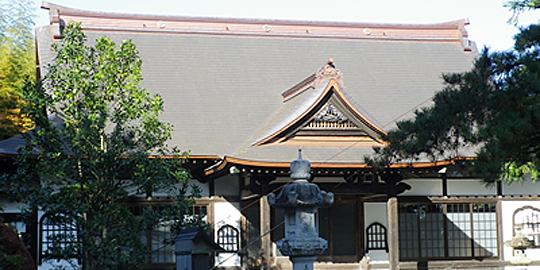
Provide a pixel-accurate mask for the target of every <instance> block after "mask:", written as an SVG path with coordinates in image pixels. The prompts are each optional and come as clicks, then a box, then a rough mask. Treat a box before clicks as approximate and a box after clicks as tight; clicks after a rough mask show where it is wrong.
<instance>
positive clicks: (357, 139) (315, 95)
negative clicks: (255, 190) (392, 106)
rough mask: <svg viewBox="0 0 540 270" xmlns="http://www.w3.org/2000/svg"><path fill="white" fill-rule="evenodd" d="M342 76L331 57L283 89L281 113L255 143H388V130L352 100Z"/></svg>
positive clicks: (379, 145)
mask: <svg viewBox="0 0 540 270" xmlns="http://www.w3.org/2000/svg"><path fill="white" fill-rule="evenodd" d="M342 79H343V74H342V73H341V71H339V70H338V69H336V68H335V66H334V59H333V58H332V57H331V58H330V59H329V61H328V62H327V63H326V65H324V66H323V67H322V68H320V69H319V70H318V71H317V72H316V73H315V74H313V75H311V76H310V77H308V78H306V79H304V80H303V81H301V82H299V83H298V84H296V85H295V86H293V87H291V88H290V89H288V90H287V91H285V92H283V93H282V96H283V98H284V100H283V103H284V105H283V107H282V108H281V111H279V112H277V113H276V115H279V116H280V117H279V118H276V119H274V120H273V121H272V122H271V123H269V124H268V125H267V126H268V127H270V128H269V129H268V130H267V131H266V132H264V134H265V135H263V136H262V138H261V139H259V140H258V141H256V142H255V143H254V144H253V146H262V145H270V144H271V145H293V146H308V145H311V146H319V147H325V146H328V147H352V146H354V147H381V146H384V142H383V141H382V140H381V135H383V134H385V132H384V130H383V129H382V128H380V127H379V126H378V125H376V124H375V121H373V120H371V119H370V118H369V117H367V116H366V115H364V114H362V113H361V111H362V110H360V108H356V107H355V105H353V104H354V103H352V102H351V101H350V100H348V98H347V97H346V95H345V94H344V92H343V80H342ZM356 106H357V105H356Z"/></svg>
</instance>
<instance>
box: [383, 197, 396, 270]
mask: <svg viewBox="0 0 540 270" xmlns="http://www.w3.org/2000/svg"><path fill="white" fill-rule="evenodd" d="M386 207H387V214H388V257H389V258H388V260H389V268H390V269H389V270H399V220H398V200H397V198H396V197H390V198H389V199H388V202H387V204H386Z"/></svg>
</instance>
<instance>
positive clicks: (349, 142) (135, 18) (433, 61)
mask: <svg viewBox="0 0 540 270" xmlns="http://www.w3.org/2000/svg"><path fill="white" fill-rule="evenodd" d="M43 8H44V9H47V10H49V13H50V25H46V26H41V27H39V28H37V30H36V45H37V62H38V63H37V64H38V70H39V72H41V73H44V72H45V69H46V65H47V63H49V62H50V61H51V59H52V57H53V53H52V50H51V44H53V43H54V42H57V41H58V40H59V39H60V38H61V32H62V28H63V27H64V26H65V25H67V23H69V22H71V21H74V22H80V23H81V26H82V29H83V31H84V32H85V33H86V35H87V37H88V40H89V41H93V40H95V39H96V38H97V37H100V36H107V37H108V38H110V39H112V40H115V41H121V40H124V39H130V40H132V41H133V43H134V44H135V45H136V46H137V49H138V51H139V52H140V57H141V59H142V62H143V66H142V72H143V77H144V81H143V86H144V87H145V88H147V89H148V90H149V91H150V92H151V93H155V94H159V95H161V96H162V98H163V100H164V102H165V105H164V106H165V110H164V113H163V114H162V116H161V120H162V121H164V122H169V123H171V124H173V125H174V127H175V128H174V132H173V138H172V140H171V141H169V142H168V144H169V145H171V146H178V147H179V148H180V149H181V150H190V151H191V156H190V157H189V159H188V161H187V163H186V168H188V169H189V170H190V172H191V174H192V175H193V178H194V179H193V181H194V182H195V183H197V184H198V185H199V186H200V187H201V188H202V189H203V193H204V194H203V195H204V196H203V197H202V198H200V199H198V200H197V205H196V207H195V209H194V211H195V212H197V213H204V214H206V215H207V220H208V222H209V223H210V224H211V225H212V228H213V232H212V233H213V237H214V241H215V242H216V243H217V244H218V245H220V246H221V247H222V248H223V249H224V250H226V251H227V252H221V253H219V254H217V255H216V256H215V258H214V264H215V265H218V266H220V267H224V268H227V269H240V268H242V269H263V268H266V269H269V267H271V266H279V267H281V269H288V268H287V267H290V264H289V261H288V259H287V258H286V257H284V256H282V254H280V253H279V251H278V250H277V249H276V244H275V243H276V241H277V240H279V239H281V238H283V237H284V231H283V220H284V216H283V215H284V214H283V212H282V211H279V210H278V209H274V208H271V207H270V206H269V204H268V201H267V195H268V194H270V193H274V194H276V195H277V193H279V190H281V188H282V187H283V186H285V185H287V184H288V183H290V182H292V180H291V178H290V170H289V165H290V162H291V161H293V160H295V159H296V158H297V156H298V149H301V150H302V156H303V158H304V159H305V160H307V161H309V162H310V163H311V179H310V181H312V183H315V184H317V185H318V186H319V187H320V189H321V190H323V191H327V192H332V193H333V194H334V203H333V205H332V206H331V207H329V208H321V209H319V212H318V215H317V218H318V220H317V224H318V228H319V231H320V235H321V237H322V238H324V239H326V240H327V241H328V249H327V250H326V251H325V252H324V253H323V254H322V255H321V256H318V257H317V261H316V263H315V264H316V267H317V265H318V264H319V265H322V264H324V265H325V267H329V268H324V269H358V265H359V264H358V262H359V261H360V260H362V258H363V257H364V256H367V257H369V258H370V263H371V265H372V266H371V267H372V268H383V269H384V268H386V269H388V268H392V264H393V263H398V264H399V266H400V267H401V268H407V267H410V268H413V269H414V268H416V267H417V268H419V269H425V268H423V267H426V266H427V265H429V266H430V268H431V267H434V266H441V267H442V268H444V267H445V266H450V265H453V266H456V265H461V264H463V265H470V266H471V265H472V266H475V265H495V266H500V265H508V264H509V263H510V260H511V259H512V256H513V254H514V253H513V250H512V248H510V247H508V246H505V245H504V242H505V241H508V240H510V239H511V238H512V237H513V236H515V235H516V230H515V228H516V227H520V228H522V230H521V231H522V232H523V234H524V235H525V236H526V237H528V238H529V239H530V240H531V241H532V242H534V245H533V246H532V247H531V248H528V249H527V250H526V251H525V252H526V253H527V254H528V256H529V257H530V258H540V218H539V217H540V198H539V197H538V191H537V190H538V189H537V188H534V184H533V183H530V182H524V183H514V184H512V185H509V186H508V185H506V184H504V183H499V184H498V185H494V186H489V187H486V186H484V184H482V183H481V182H480V180H479V179H477V178H475V177H474V175H472V174H471V173H470V171H469V170H468V164H469V163H468V162H469V161H470V160H471V159H474V150H471V149H463V151H462V152H461V153H462V155H461V156H459V157H457V158H455V159H452V160H436V161H433V160H415V161H410V162H404V163H396V164H392V165H391V166H390V167H389V168H387V169H385V170H375V169H373V168H372V167H370V166H368V165H367V164H366V162H365V159H364V157H365V156H369V155H372V154H373V153H374V150H373V148H374V147H385V145H386V143H385V142H384V141H383V140H381V135H383V134H385V133H386V132H387V131H389V130H391V129H392V128H395V127H396V122H398V121H400V120H405V119H409V118H411V117H413V116H414V111H415V110H417V109H419V108H422V107H426V106H429V105H431V99H432V98H433V96H434V94H435V93H436V92H438V91H440V90H442V88H443V79H442V75H443V74H446V73H454V72H464V71H467V70H470V69H471V68H472V66H473V63H474V60H475V59H476V58H477V57H478V51H477V47H476V45H475V43H474V42H473V41H471V40H469V37H468V34H467V30H466V26H467V25H468V24H469V22H468V20H467V19H459V20H455V21H451V22H441V23H435V24H411V25H408V24H384V23H351V22H312V21H289V20H263V19H232V18H202V17H182V16H162V15H139V14H125V13H113V12H94V11H85V10H77V9H72V8H68V7H63V6H58V5H55V4H51V3H46V2H44V3H43ZM42 75H43V74H42ZM21 143H22V140H21V138H20V137H14V138H11V139H8V140H5V141H2V142H0V159H1V160H0V161H1V162H2V164H3V170H4V172H6V171H7V172H8V171H9V170H10V166H11V165H10V164H12V162H11V160H12V159H13V157H15V156H16V155H17V151H16V149H17V147H18V146H20V145H21ZM4 165H5V166H4ZM167 201H168V199H167V198H161V197H159V196H156V198H155V199H153V200H152V201H151V203H153V204H159V203H167ZM389 202H395V203H389ZM132 203H133V207H134V208H137V207H143V206H144V205H145V204H148V203H149V201H148V200H144V199H140V200H139V199H138V198H133V201H132ZM0 204H3V205H4V206H5V207H4V208H5V209H4V210H5V211H4V213H0V217H4V219H5V221H6V222H12V223H13V224H16V225H17V226H18V227H19V228H20V231H22V232H24V233H25V235H26V236H27V239H26V240H27V242H28V243H29V245H30V247H31V251H32V253H33V255H35V258H36V261H37V262H39V263H40V266H39V269H40V270H41V269H49V266H50V265H49V264H48V263H47V262H46V261H42V260H41V259H40V257H41V256H40V254H42V253H43V251H44V250H46V248H47V243H48V241H47V239H46V238H45V236H46V235H47V234H46V233H44V232H47V231H48V230H50V228H49V227H48V225H47V223H45V222H43V219H41V218H40V216H38V217H36V225H35V226H25V225H24V224H22V223H21V222H20V221H19V220H20V219H19V218H18V211H20V210H19V207H18V206H17V205H13V204H10V203H8V202H7V201H6V199H5V196H4V195H2V194H0ZM158 234H159V232H156V235H158ZM152 243H154V242H149V245H152ZM392 243H396V244H397V245H393V244H392ZM332 266H333V267H334V268H330V267H332ZM250 267H251V268H250ZM257 267H259V268H257ZM147 269H174V252H173V250H167V251H166V252H165V253H164V254H163V255H162V256H156V257H155V258H154V259H153V260H152V261H151V262H149V264H148V265H147Z"/></svg>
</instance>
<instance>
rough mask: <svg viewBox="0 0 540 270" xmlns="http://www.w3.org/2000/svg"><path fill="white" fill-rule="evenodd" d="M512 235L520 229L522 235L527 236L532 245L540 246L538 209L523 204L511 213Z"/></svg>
mask: <svg viewBox="0 0 540 270" xmlns="http://www.w3.org/2000/svg"><path fill="white" fill-rule="evenodd" d="M513 223H514V235H516V234H517V230H518V229H520V230H521V233H523V236H525V237H527V238H528V239H529V241H531V243H532V244H533V247H540V209H538V208H534V207H532V206H524V207H522V208H519V209H517V210H516V211H514V215H513Z"/></svg>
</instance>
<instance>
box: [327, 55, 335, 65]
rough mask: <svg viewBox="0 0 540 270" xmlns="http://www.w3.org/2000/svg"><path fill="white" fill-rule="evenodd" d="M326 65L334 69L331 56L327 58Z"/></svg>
mask: <svg viewBox="0 0 540 270" xmlns="http://www.w3.org/2000/svg"><path fill="white" fill-rule="evenodd" d="M327 64H328V65H329V66H331V67H333V68H335V66H334V57H333V56H330V57H329V58H328V63H327Z"/></svg>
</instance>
